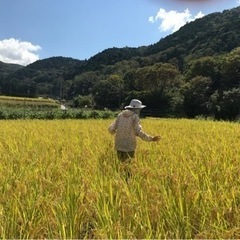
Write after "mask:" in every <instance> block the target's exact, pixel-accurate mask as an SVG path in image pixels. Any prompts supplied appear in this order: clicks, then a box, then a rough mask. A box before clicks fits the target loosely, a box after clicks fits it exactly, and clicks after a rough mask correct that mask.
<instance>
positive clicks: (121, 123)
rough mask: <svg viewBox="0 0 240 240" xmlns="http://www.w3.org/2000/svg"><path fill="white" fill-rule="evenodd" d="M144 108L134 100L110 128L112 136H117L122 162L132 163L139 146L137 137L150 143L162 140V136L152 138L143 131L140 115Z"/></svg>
mask: <svg viewBox="0 0 240 240" xmlns="http://www.w3.org/2000/svg"><path fill="white" fill-rule="evenodd" d="M144 107H146V106H145V105H142V102H141V101H140V100H138V99H132V100H131V102H130V105H128V106H126V107H125V110H123V111H122V112H121V113H119V114H118V116H117V118H116V119H115V121H114V122H113V123H112V124H111V125H110V126H109V128H108V131H109V133H110V134H112V135H114V134H115V149H116V151H117V157H118V159H119V160H120V161H121V162H125V161H131V159H132V158H133V157H134V155H135V150H136V146H137V140H136V137H140V138H141V139H142V140H145V141H148V142H151V141H153V142H157V141H159V140H160V136H151V135H148V134H147V133H145V132H144V131H143V130H142V126H141V125H140V122H139V115H140V111H141V109H142V108H144Z"/></svg>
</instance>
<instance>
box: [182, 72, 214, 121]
mask: <svg viewBox="0 0 240 240" xmlns="http://www.w3.org/2000/svg"><path fill="white" fill-rule="evenodd" d="M211 84H212V80H211V78H210V77H202V76H197V77H195V78H193V79H191V81H189V82H188V83H186V85H185V89H184V100H183V108H184V112H185V113H186V114H187V116H188V117H195V116H197V115H208V107H207V103H208V100H209V97H210V95H211V92H210V91H209V89H210V86H211Z"/></svg>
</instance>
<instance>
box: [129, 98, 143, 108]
mask: <svg viewBox="0 0 240 240" xmlns="http://www.w3.org/2000/svg"><path fill="white" fill-rule="evenodd" d="M145 107H146V106H145V105H142V102H141V101H140V100H138V99H133V100H132V101H131V102H130V105H128V106H126V107H125V109H127V108H131V109H141V108H145Z"/></svg>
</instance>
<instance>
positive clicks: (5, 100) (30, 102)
mask: <svg viewBox="0 0 240 240" xmlns="http://www.w3.org/2000/svg"><path fill="white" fill-rule="evenodd" d="M14 105H17V106H19V105H22V106H23V105H27V106H42V107H46V106H48V107H59V103H57V102H56V101H55V100H53V99H49V98H48V99H44V98H24V97H11V96H0V106H14Z"/></svg>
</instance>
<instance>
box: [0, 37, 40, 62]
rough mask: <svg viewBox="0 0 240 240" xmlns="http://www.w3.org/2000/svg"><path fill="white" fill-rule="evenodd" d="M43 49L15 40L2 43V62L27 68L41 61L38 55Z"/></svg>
mask: <svg viewBox="0 0 240 240" xmlns="http://www.w3.org/2000/svg"><path fill="white" fill-rule="evenodd" d="M40 49H41V47H40V46H38V45H33V44H32V43H30V42H23V41H19V40H17V39H14V38H10V39H4V40H1V41H0V61H2V62H4V63H16V64H20V65H23V66H26V65H28V64H30V63H32V62H35V61H37V60H38V59H39V56H38V55H37V54H36V52H37V51H39V50H40Z"/></svg>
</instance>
